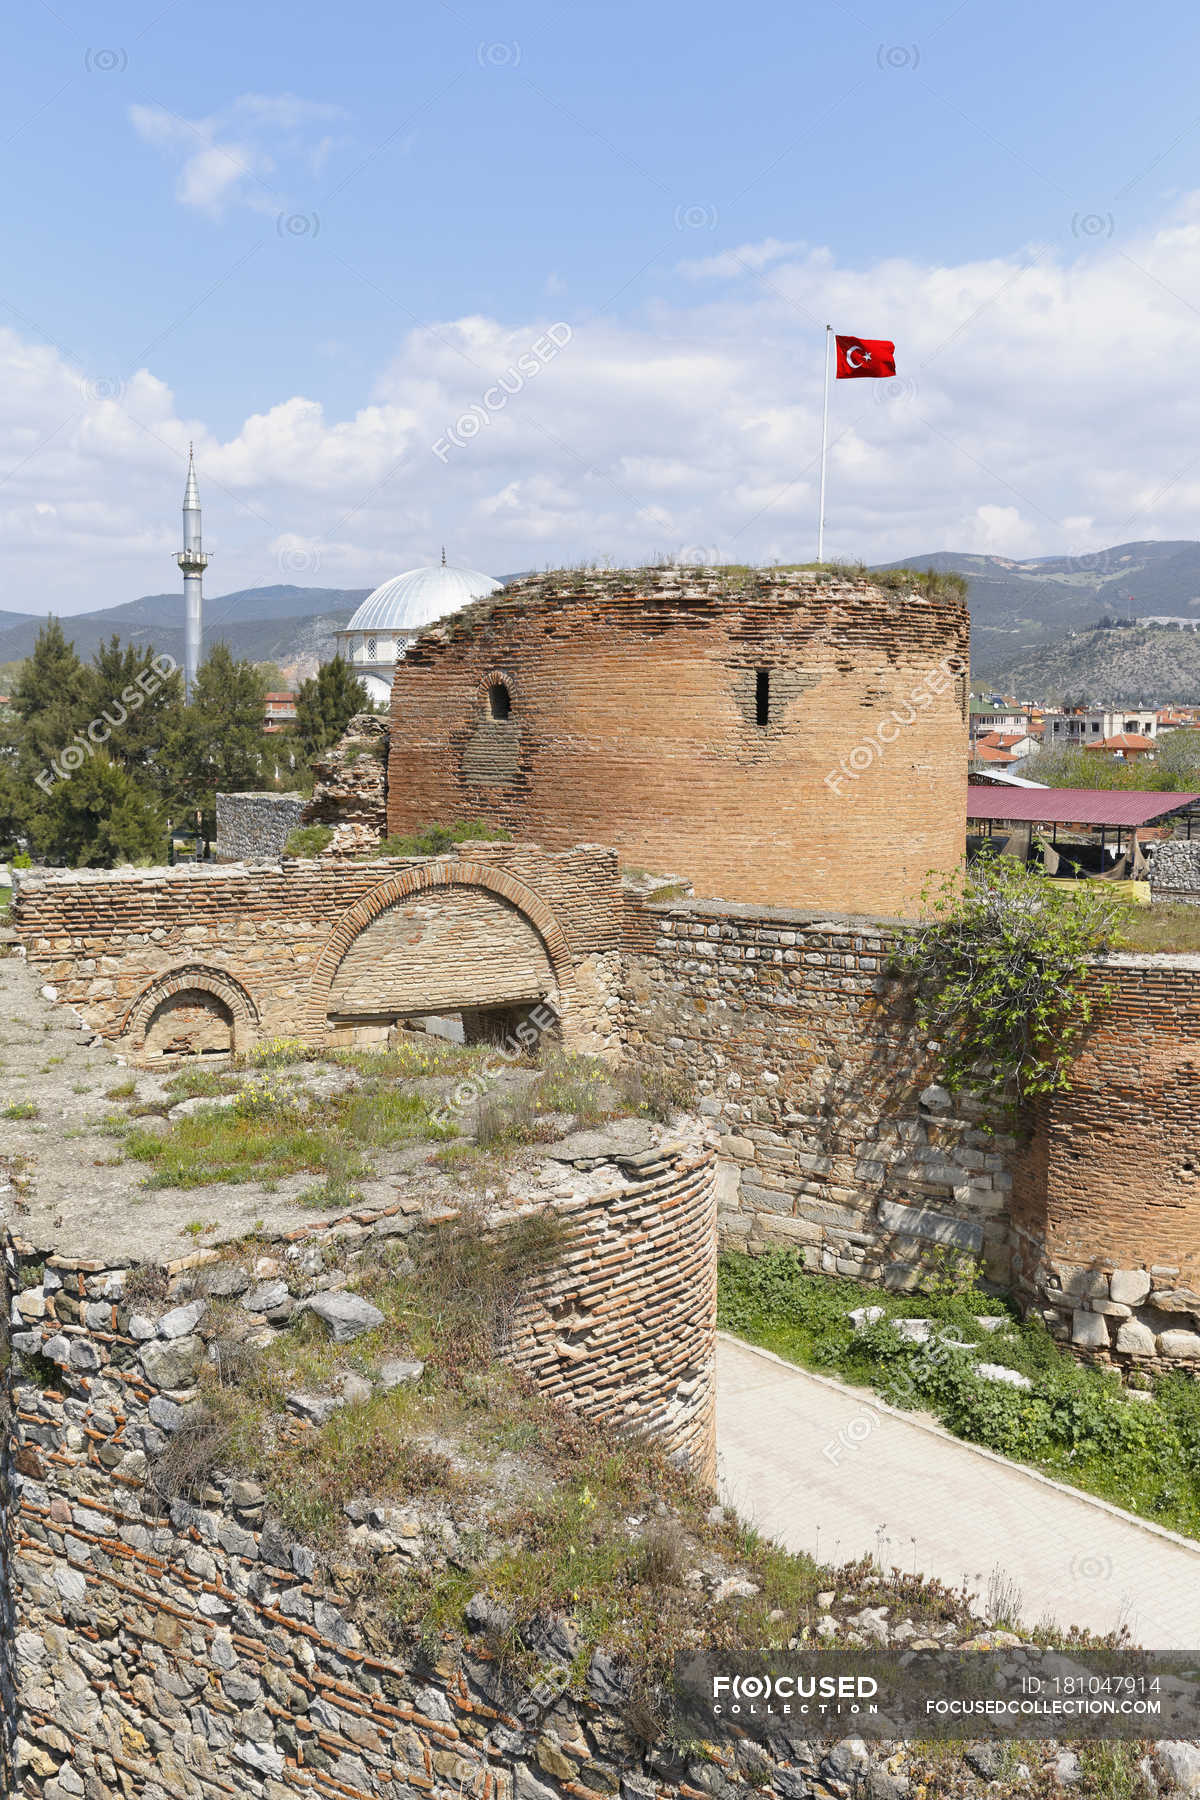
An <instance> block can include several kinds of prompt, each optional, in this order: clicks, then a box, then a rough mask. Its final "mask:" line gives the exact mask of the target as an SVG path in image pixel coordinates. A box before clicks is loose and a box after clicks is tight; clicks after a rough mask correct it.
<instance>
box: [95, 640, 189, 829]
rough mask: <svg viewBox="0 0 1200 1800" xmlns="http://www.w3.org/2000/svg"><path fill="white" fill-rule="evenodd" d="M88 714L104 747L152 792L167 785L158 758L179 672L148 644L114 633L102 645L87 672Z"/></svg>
mask: <svg viewBox="0 0 1200 1800" xmlns="http://www.w3.org/2000/svg"><path fill="white" fill-rule="evenodd" d="M86 674H87V681H88V686H89V689H90V694H89V700H88V705H89V708H90V712H91V715H92V716H93V717H94V718H96V719H98V720H102V721H103V723H104V730H105V733H106V736H105V740H104V742H105V748H106V750H107V751H108V754H109V757H110V758H111V759H112V760H113V761H114V762H119V763H121V764H123V765H124V767H125V768H126V769H128V770H129V772H130V774H131V775H133V776H135V778H136V779H137V781H138V783H139V784H140V785H141V786H143V787H144V788H146V789H147V790H148V791H150V792H151V793H153V794H155V795H160V794H161V793H162V792H163V791H164V788H165V786H166V784H167V779H168V771H167V769H166V767H165V765H164V762H163V759H162V757H161V751H162V748H163V744H164V742H165V739H166V737H167V735H168V731H169V728H170V724H171V721H172V718H173V716H174V715H175V714H176V713H178V711H179V709H180V708H181V707H182V705H183V677H182V675H181V674H180V672H179V669H178V667H177V665H176V664H175V662H174V661H173V659H172V658H170V657H167V656H157V655H156V654H155V651H154V647H153V645H149V646H147V647H146V648H144V649H137V648H136V647H135V646H134V645H133V644H126V645H124V646H122V644H121V640H120V639H119V638H118V637H117V635H116V633H115V632H114V633H113V636H112V637H111V639H110V640H109V642H108V643H106V644H101V646H100V648H99V649H98V650H97V651H96V654H95V656H94V657H93V659H92V667H91V668H90V669H88V670H87V671H86Z"/></svg>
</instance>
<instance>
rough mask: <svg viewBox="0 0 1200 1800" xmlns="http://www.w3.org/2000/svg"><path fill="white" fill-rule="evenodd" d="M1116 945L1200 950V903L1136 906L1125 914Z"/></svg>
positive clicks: (1119, 947)
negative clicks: (1199, 904)
mask: <svg viewBox="0 0 1200 1800" xmlns="http://www.w3.org/2000/svg"><path fill="white" fill-rule="evenodd" d="M1114 885H1115V884H1114ZM1113 948H1114V949H1117V950H1141V951H1147V952H1159V953H1163V954H1171V953H1175V954H1176V955H1178V954H1180V953H1186V952H1189V951H1190V952H1192V953H1195V952H1196V951H1200V906H1187V905H1182V904H1178V905H1177V904H1171V905H1162V906H1139V907H1135V908H1133V909H1131V910H1130V912H1129V914H1128V915H1127V916H1123V917H1122V918H1121V920H1120V922H1119V924H1118V926H1117V935H1116V937H1115V939H1114V942H1113Z"/></svg>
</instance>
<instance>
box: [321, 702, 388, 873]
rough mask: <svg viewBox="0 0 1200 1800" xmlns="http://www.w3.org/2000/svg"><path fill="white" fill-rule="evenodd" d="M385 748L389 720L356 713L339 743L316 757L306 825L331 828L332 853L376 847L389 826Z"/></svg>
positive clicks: (352, 851)
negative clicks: (313, 785) (313, 782)
mask: <svg viewBox="0 0 1200 1800" xmlns="http://www.w3.org/2000/svg"><path fill="white" fill-rule="evenodd" d="M387 749H388V722H387V720H386V719H385V718H383V717H382V716H380V715H379V714H377V713H356V714H355V715H354V717H353V718H352V719H351V721H350V723H349V725H347V727H346V729H345V731H344V733H343V734H342V736H341V737H340V738H339V739H338V741H337V743H336V744H332V745H331V746H330V747H329V749H328V750H326V751H324V752H323V754H322V755H321V756H319V757H315V758H314V759H313V773H314V775H315V776H316V785H315V787H314V789H313V796H312V799H311V800H310V801H309V802H308V805H307V806H306V807H305V809H304V823H305V824H306V825H328V826H329V827H331V829H332V831H333V838H332V840H331V842H330V844H329V846H328V854H329V855H331V856H343V855H353V854H356V853H358V852H359V851H363V850H366V851H370V850H373V849H374V847H375V845H376V844H378V842H379V840H380V838H381V837H382V836H383V834H384V831H385V830H386V829H387Z"/></svg>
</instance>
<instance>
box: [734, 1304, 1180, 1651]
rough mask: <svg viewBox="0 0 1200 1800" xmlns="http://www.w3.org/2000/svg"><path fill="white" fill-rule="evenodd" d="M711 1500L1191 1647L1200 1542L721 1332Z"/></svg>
mask: <svg viewBox="0 0 1200 1800" xmlns="http://www.w3.org/2000/svg"><path fill="white" fill-rule="evenodd" d="M717 1370H718V1379H717V1448H718V1458H719V1465H720V1480H721V1497H722V1499H723V1500H724V1501H726V1502H727V1504H729V1505H730V1506H733V1507H735V1508H736V1509H737V1511H738V1513H739V1514H740V1515H741V1516H742V1517H743V1518H744V1519H746V1520H747V1521H748V1522H749V1523H751V1524H753V1525H755V1526H757V1528H758V1529H759V1530H760V1531H761V1532H762V1533H763V1534H764V1536H767V1537H771V1538H774V1539H776V1540H777V1541H778V1542H779V1543H781V1544H784V1545H785V1546H786V1547H787V1548H788V1549H789V1550H803V1551H807V1552H808V1553H809V1554H810V1555H812V1556H816V1557H817V1558H819V1560H820V1561H822V1562H828V1563H834V1564H836V1563H843V1562H848V1561H851V1560H853V1559H855V1558H857V1557H859V1556H863V1555H868V1554H869V1555H874V1556H876V1557H877V1558H878V1560H879V1561H880V1562H881V1563H883V1564H884V1565H885V1566H890V1565H892V1564H894V1563H896V1564H899V1565H900V1566H901V1567H902V1568H904V1569H910V1570H911V1569H916V1570H918V1571H919V1572H920V1573H921V1574H925V1575H933V1576H937V1577H938V1578H940V1579H941V1580H942V1581H944V1582H947V1583H948V1584H949V1585H951V1586H955V1587H957V1586H958V1585H959V1583H961V1581H962V1580H963V1578H964V1576H965V1577H966V1579H967V1581H968V1583H969V1584H970V1586H971V1588H972V1589H973V1590H975V1591H976V1592H978V1593H980V1594H986V1592H987V1588H988V1582H989V1579H990V1577H991V1575H992V1571H993V1570H997V1569H998V1570H999V1571H1000V1572H1001V1574H1002V1575H1003V1576H1004V1577H1005V1578H1006V1579H1007V1580H1008V1581H1009V1582H1010V1583H1013V1584H1015V1586H1016V1587H1017V1588H1019V1589H1020V1590H1021V1595H1022V1604H1021V1608H1020V1610H1021V1612H1022V1615H1023V1617H1024V1619H1025V1622H1026V1623H1027V1624H1031V1625H1032V1624H1036V1623H1037V1622H1038V1621H1039V1620H1041V1619H1046V1618H1050V1619H1053V1620H1054V1621H1055V1622H1056V1623H1058V1624H1060V1625H1063V1626H1069V1625H1080V1626H1090V1627H1091V1628H1092V1629H1093V1630H1095V1631H1100V1632H1104V1631H1109V1630H1111V1629H1112V1628H1113V1627H1114V1626H1118V1625H1122V1624H1124V1625H1127V1626H1128V1627H1129V1630H1130V1633H1131V1635H1132V1637H1133V1639H1134V1641H1135V1642H1137V1643H1141V1644H1142V1645H1144V1646H1145V1647H1146V1648H1148V1649H1156V1650H1168V1649H1189V1650H1194V1649H1195V1648H1196V1647H1197V1646H1198V1645H1200V1546H1198V1547H1196V1548H1192V1547H1190V1546H1189V1545H1188V1544H1186V1543H1185V1542H1184V1541H1183V1540H1182V1539H1177V1538H1174V1537H1172V1536H1171V1535H1169V1534H1167V1533H1164V1532H1160V1531H1156V1530H1154V1529H1152V1528H1149V1527H1146V1526H1142V1525H1140V1524H1138V1523H1137V1522H1136V1521H1134V1520H1131V1519H1130V1518H1129V1517H1128V1515H1126V1514H1124V1513H1121V1512H1119V1511H1118V1510H1117V1509H1116V1508H1115V1507H1108V1506H1105V1505H1104V1503H1103V1502H1101V1501H1090V1500H1087V1499H1085V1498H1081V1497H1080V1496H1078V1495H1077V1494H1075V1493H1074V1492H1073V1491H1072V1490H1069V1489H1065V1488H1062V1487H1060V1486H1059V1485H1058V1484H1057V1483H1055V1482H1051V1481H1047V1480H1044V1479H1043V1478H1041V1477H1039V1476H1037V1475H1033V1474H1031V1473H1029V1472H1027V1471H1025V1470H1022V1469H1020V1468H1019V1467H1018V1466H1017V1465H1016V1464H1013V1463H1010V1462H1006V1461H1004V1459H1003V1458H1001V1457H997V1456H993V1455H992V1454H991V1453H990V1452H989V1451H986V1450H980V1449H978V1448H976V1447H975V1446H974V1445H969V1444H965V1443H963V1442H962V1441H961V1440H960V1439H958V1438H954V1437H951V1436H950V1435H949V1433H948V1432H945V1431H943V1430H942V1429H941V1428H940V1427H939V1426H936V1425H931V1424H926V1423H923V1422H919V1421H917V1420H915V1419H913V1418H912V1417H911V1416H909V1415H906V1414H904V1413H901V1412H897V1411H895V1410H894V1409H892V1408H890V1407H887V1406H884V1405H883V1404H882V1403H881V1402H879V1401H878V1400H876V1399H874V1398H873V1396H872V1395H871V1394H870V1393H869V1392H867V1391H866V1390H865V1389H861V1388H851V1387H846V1386H845V1385H844V1384H843V1383H841V1382H838V1381H831V1380H829V1379H828V1378H827V1377H824V1376H820V1375H811V1374H809V1373H808V1371H807V1370H804V1369H798V1368H796V1367H794V1366H793V1365H792V1364H790V1363H785V1362H782V1361H781V1360H780V1359H779V1358H778V1357H775V1356H772V1355H771V1354H770V1352H769V1351H765V1350H755V1349H752V1348H751V1347H750V1346H749V1345H748V1344H742V1343H739V1342H738V1341H737V1340H736V1339H734V1338H728V1337H725V1336H724V1335H722V1338H721V1341H720V1344H719V1347H718V1355H717Z"/></svg>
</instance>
